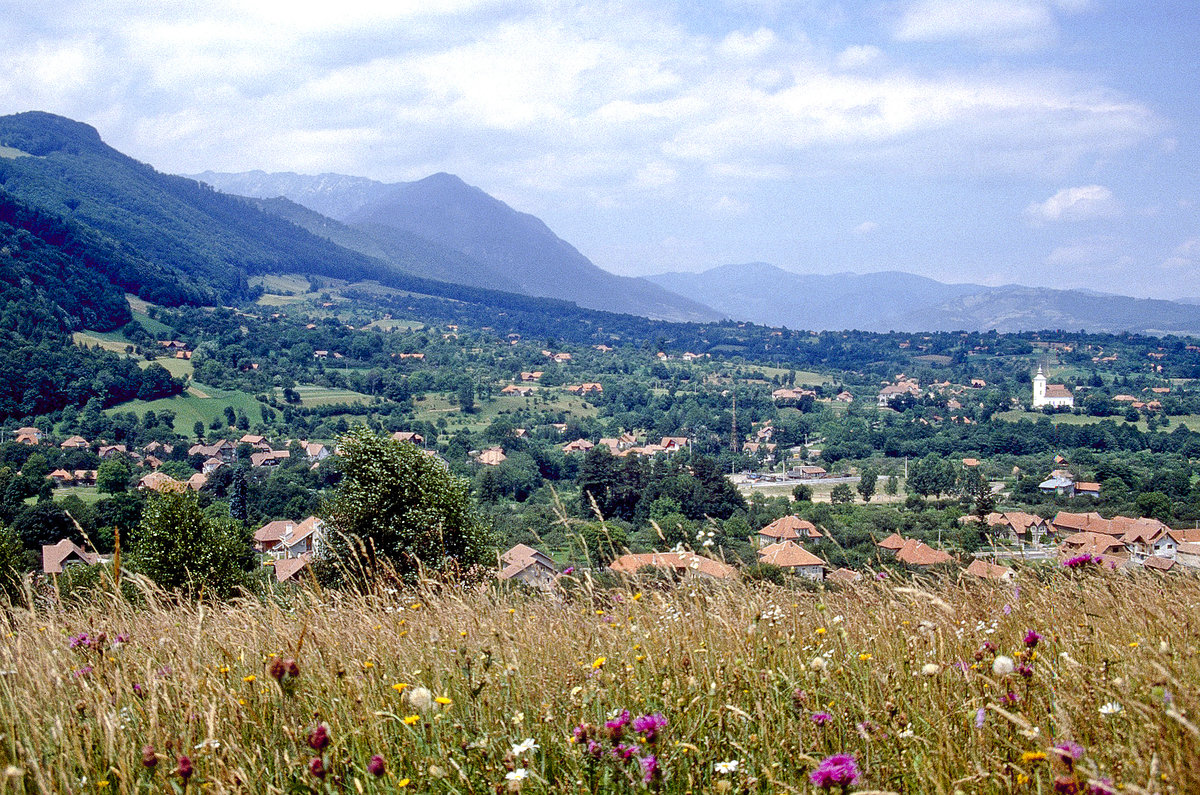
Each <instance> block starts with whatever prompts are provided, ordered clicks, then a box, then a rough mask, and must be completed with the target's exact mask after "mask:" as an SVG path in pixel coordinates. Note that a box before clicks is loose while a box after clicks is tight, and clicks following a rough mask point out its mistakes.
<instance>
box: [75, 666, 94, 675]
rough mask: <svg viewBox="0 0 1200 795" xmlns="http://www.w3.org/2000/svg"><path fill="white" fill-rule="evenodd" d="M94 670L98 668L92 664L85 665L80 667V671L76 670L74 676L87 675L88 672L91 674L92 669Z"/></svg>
mask: <svg viewBox="0 0 1200 795" xmlns="http://www.w3.org/2000/svg"><path fill="white" fill-rule="evenodd" d="M94 670H96V669H95V668H93V667H92V666H90V665H85V666H83V667H82V668H80V669H79V670H78V671H75V672H74V674H73V675H74V676H77V677H78V676H87V675H88V674H90V673H91V672H92V671H94Z"/></svg>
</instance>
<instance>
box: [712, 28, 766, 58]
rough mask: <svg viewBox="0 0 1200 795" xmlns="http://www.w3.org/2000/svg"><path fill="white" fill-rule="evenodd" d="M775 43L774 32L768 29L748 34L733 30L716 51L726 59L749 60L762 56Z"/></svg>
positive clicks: (760, 29)
mask: <svg viewBox="0 0 1200 795" xmlns="http://www.w3.org/2000/svg"><path fill="white" fill-rule="evenodd" d="M775 42H776V37H775V32H774V31H772V30H771V29H770V28H759V29H758V30H756V31H754V32H753V33H749V34H747V33H742V32H741V31H740V30H735V31H734V32H733V33H730V34H729V35H728V36H726V37H725V38H724V40H722V41H721V43H720V44H719V45H718V47H717V50H718V51H719V52H720V53H721V54H722V55H724V56H725V57H727V58H738V59H742V60H751V59H754V58H758V57H760V56H762V55H764V54H765V53H766V52H767V51H768V50H770V49H771V48H772V47H773V46H775Z"/></svg>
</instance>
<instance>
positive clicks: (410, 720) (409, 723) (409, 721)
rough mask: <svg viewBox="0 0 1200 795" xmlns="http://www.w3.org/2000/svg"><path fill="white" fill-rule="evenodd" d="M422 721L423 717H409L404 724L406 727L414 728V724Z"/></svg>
mask: <svg viewBox="0 0 1200 795" xmlns="http://www.w3.org/2000/svg"><path fill="white" fill-rule="evenodd" d="M420 719H421V716H420V715H409V716H408V717H406V718H405V719H404V724H405V725H406V726H412V725H413V724H414V723H416V722H417V721H419V720H420Z"/></svg>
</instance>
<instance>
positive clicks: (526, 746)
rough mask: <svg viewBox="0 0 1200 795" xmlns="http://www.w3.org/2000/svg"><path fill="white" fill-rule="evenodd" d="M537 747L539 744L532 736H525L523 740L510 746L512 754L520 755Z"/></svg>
mask: <svg viewBox="0 0 1200 795" xmlns="http://www.w3.org/2000/svg"><path fill="white" fill-rule="evenodd" d="M539 747H540V746H539V745H538V744H537V743H535V742H534V741H533V738H532V737H526V738H525V739H524V740H522V741H521V742H519V743H517V744H516V745H514V746H513V747H512V755H513V756H520V755H521V754H524V753H528V752H529V751H533V750H535V749H536V748H539Z"/></svg>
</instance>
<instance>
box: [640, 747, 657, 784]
mask: <svg viewBox="0 0 1200 795" xmlns="http://www.w3.org/2000/svg"><path fill="white" fill-rule="evenodd" d="M638 761H639V762H641V763H642V781H643V782H645V783H646V784H649V783H650V782H651V781H654V780H655V779H656V778H658V776H659V771H658V757H657V756H655V755H654V754H650V755H649V756H643V757H642V758H641V759H639V760H638Z"/></svg>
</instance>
